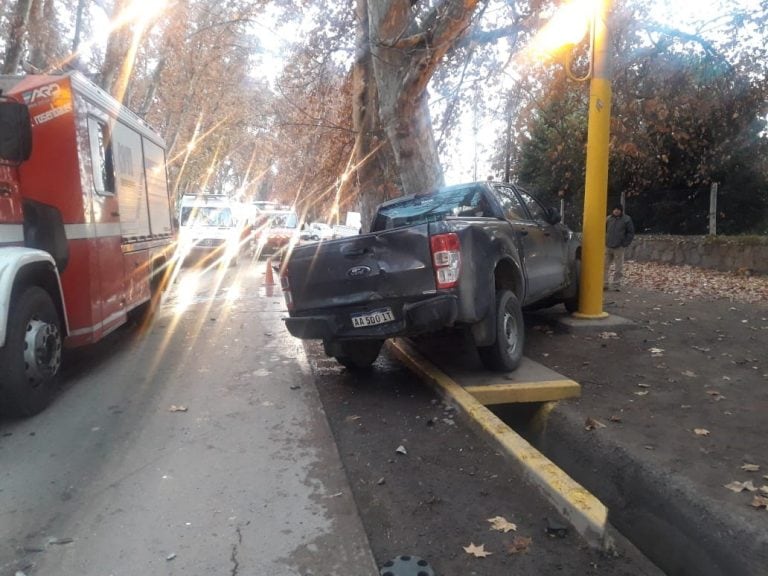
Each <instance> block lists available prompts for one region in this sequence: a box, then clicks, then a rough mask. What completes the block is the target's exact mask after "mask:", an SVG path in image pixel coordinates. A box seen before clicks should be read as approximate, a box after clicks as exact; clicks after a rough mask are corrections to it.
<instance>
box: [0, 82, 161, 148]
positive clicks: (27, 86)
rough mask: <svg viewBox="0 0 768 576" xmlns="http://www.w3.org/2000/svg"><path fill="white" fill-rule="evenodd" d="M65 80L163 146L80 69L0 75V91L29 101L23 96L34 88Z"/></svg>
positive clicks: (25, 101)
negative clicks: (78, 70) (56, 72)
mask: <svg viewBox="0 0 768 576" xmlns="http://www.w3.org/2000/svg"><path fill="white" fill-rule="evenodd" d="M62 80H68V81H69V83H70V85H71V86H72V89H73V90H74V91H75V92H76V93H77V94H79V95H80V96H82V97H83V98H85V99H86V100H90V101H91V102H92V103H93V104H95V105H97V106H99V107H100V108H102V109H104V110H106V111H107V112H109V113H110V114H111V115H113V116H116V117H117V118H118V119H119V120H120V121H121V122H122V123H124V124H126V125H127V126H130V127H131V128H133V129H134V130H135V131H136V132H138V133H139V134H141V135H143V136H144V137H145V138H147V139H148V140H150V141H152V142H154V143H155V144H157V145H158V146H160V147H161V148H163V149H165V140H163V137H162V136H160V134H158V133H157V132H156V131H155V130H154V129H153V128H152V127H151V126H150V125H149V124H148V123H147V122H146V121H144V120H143V119H142V118H140V117H139V116H138V115H137V114H135V113H133V112H132V111H131V110H129V109H128V108H127V107H125V106H123V105H122V104H120V102H118V101H117V100H115V99H114V98H113V97H112V96H110V95H109V94H108V93H107V92H105V91H104V90H103V89H101V88H100V87H99V86H97V85H96V84H94V83H93V82H91V81H90V80H89V79H88V78H86V77H85V76H83V75H82V74H81V73H80V72H77V71H71V72H64V73H62V74H27V75H21V76H14V75H2V76H0V90H2V92H3V94H4V95H6V96H16V97H17V98H19V99H20V101H22V102H24V103H25V104H29V102H28V101H27V95H28V94H31V93H32V91H33V90H35V89H36V88H41V87H43V86H46V85H48V84H52V83H54V82H60V81H62Z"/></svg>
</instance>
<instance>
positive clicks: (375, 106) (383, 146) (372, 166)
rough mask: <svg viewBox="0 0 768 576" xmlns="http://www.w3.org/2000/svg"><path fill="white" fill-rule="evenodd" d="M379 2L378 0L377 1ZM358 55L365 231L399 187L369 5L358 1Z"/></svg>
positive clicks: (359, 176) (355, 101)
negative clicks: (382, 108) (385, 127)
mask: <svg viewBox="0 0 768 576" xmlns="http://www.w3.org/2000/svg"><path fill="white" fill-rule="evenodd" d="M374 1H376V0H374ZM356 10H357V54H356V57H355V65H354V68H353V69H352V128H353V130H354V131H355V151H354V155H353V158H354V162H355V179H354V182H355V184H356V187H357V192H358V195H359V209H360V213H361V218H362V225H363V230H364V231H365V232H368V231H369V230H370V224H371V220H372V218H373V214H374V211H375V209H376V206H377V205H378V204H380V203H381V202H383V201H384V200H386V199H387V198H389V197H392V196H395V195H396V193H397V190H398V187H397V186H396V185H395V182H396V181H397V178H395V182H393V181H392V180H393V179H392V174H391V173H390V172H391V171H390V170H389V164H390V157H391V156H392V151H391V148H390V146H389V144H388V142H387V141H386V138H385V137H384V133H383V131H382V129H381V121H380V119H379V101H378V93H377V89H376V79H375V77H374V73H373V58H372V55H371V49H370V36H369V28H368V2H367V0H358V2H357V5H356Z"/></svg>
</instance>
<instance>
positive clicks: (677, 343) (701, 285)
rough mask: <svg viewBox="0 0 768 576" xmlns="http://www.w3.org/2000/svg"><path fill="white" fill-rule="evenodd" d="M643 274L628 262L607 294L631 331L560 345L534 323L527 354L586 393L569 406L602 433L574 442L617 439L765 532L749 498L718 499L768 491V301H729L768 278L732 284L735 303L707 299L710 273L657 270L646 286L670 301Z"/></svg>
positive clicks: (610, 307) (718, 296)
mask: <svg viewBox="0 0 768 576" xmlns="http://www.w3.org/2000/svg"><path fill="white" fill-rule="evenodd" d="M643 270H646V272H647V265H640V264H635V263H630V271H629V274H628V279H627V283H626V285H625V287H624V289H623V290H622V291H621V292H608V293H606V294H605V300H604V309H605V310H606V311H607V312H609V313H611V314H616V315H618V316H621V317H624V318H628V319H631V320H632V321H634V323H635V324H634V326H633V327H632V328H630V329H623V330H617V329H611V328H607V329H606V330H604V331H595V332H591V333H570V334H564V333H558V332H557V331H556V329H554V328H553V327H552V325H551V324H550V323H549V321H550V320H551V315H548V314H546V313H544V314H535V315H531V316H529V318H528V321H529V330H528V335H529V337H528V342H527V343H526V354H527V355H528V356H529V357H530V358H532V359H534V360H537V361H538V362H541V363H543V364H545V365H547V366H549V367H550V368H552V369H554V370H557V371H558V372H561V373H562V374H564V375H566V376H568V377H570V378H573V379H574V380H576V381H578V382H580V383H581V385H582V396H581V398H580V399H577V400H571V401H569V402H572V403H573V404H574V405H575V406H577V407H578V408H577V409H578V410H579V411H581V412H582V413H583V414H584V415H585V417H591V418H594V419H595V420H597V421H598V422H599V423H601V424H604V425H605V426H606V427H605V428H601V427H598V428H597V429H595V430H592V431H591V432H589V431H585V430H581V431H580V433H584V434H589V433H593V434H609V435H614V434H615V435H617V438H619V439H620V440H621V442H622V444H623V445H625V446H629V447H633V448H634V449H636V450H640V451H643V452H646V454H645V456H644V457H646V458H651V459H653V460H655V461H656V462H657V463H658V464H659V466H664V467H665V468H666V469H667V470H669V471H670V472H671V473H673V474H680V475H684V476H687V477H689V478H690V479H692V481H694V482H695V483H697V484H699V485H701V487H702V488H703V489H704V490H706V492H707V494H708V495H710V496H711V497H713V498H715V499H717V500H722V501H726V502H729V503H730V504H731V505H732V507H733V511H734V512H736V513H739V514H742V515H744V516H745V517H746V518H747V520H748V521H754V522H765V523H766V524H768V515H766V514H765V510H764V509H762V510H757V509H755V508H753V507H752V506H750V504H751V502H752V498H753V496H754V494H753V493H750V492H748V491H745V492H743V493H739V494H736V493H734V492H731V491H729V490H727V489H726V488H724V485H725V484H728V483H730V482H732V481H734V480H737V481H747V480H752V481H753V483H754V485H755V486H756V487H758V488H759V487H760V486H764V485H768V479H767V478H766V477H765V475H766V474H768V449H766V446H768V440H766V439H768V420H766V418H765V414H766V413H767V412H768V354H767V353H768V301H766V300H763V301H759V302H751V303H745V302H739V301H735V300H733V299H732V298H733V296H734V295H737V294H738V295H745V294H746V295H750V297H751V295H753V294H755V293H756V289H759V288H760V285H761V284H763V283H766V285H768V282H766V281H768V279H766V278H762V277H757V278H749V277H736V276H733V275H731V278H730V281H735V282H736V285H737V288H736V289H734V291H733V292H729V293H724V292H722V291H720V290H714V289H713V290H710V291H707V290H706V286H707V278H708V277H710V275H711V272H710V271H704V270H701V271H697V270H696V269H691V268H676V267H671V266H667V267H659V265H654V270H653V271H654V274H655V275H656V279H655V280H654V281H653V282H656V283H658V282H659V280H658V278H659V277H660V276H661V275H663V274H665V275H667V277H669V278H670V281H669V282H668V283H666V284H660V285H659V286H660V288H666V289H668V290H669V292H671V293H666V292H662V291H660V290H654V289H648V288H647V287H648V286H649V275H648V274H647V273H646V274H645V275H643V274H642V271H643ZM725 276H727V275H725ZM683 277H684V278H685V281H684V282H681V281H680V278H683ZM675 279H676V280H675ZM638 286H645V287H638ZM742 299H743V298H742ZM745 464H753V465H756V466H759V469H756V470H753V471H747V470H744V469H742V466H743V465H745ZM751 468H753V467H751Z"/></svg>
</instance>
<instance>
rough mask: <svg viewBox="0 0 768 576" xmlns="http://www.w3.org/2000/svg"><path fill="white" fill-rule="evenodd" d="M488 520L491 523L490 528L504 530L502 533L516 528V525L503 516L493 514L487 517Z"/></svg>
mask: <svg viewBox="0 0 768 576" xmlns="http://www.w3.org/2000/svg"><path fill="white" fill-rule="evenodd" d="M488 522H490V523H491V530H498V531H499V532H504V534H506V533H507V532H511V531H513V530H517V525H516V524H512V522H510V521H508V520H507V519H506V518H504V517H503V516H494V517H493V518H488Z"/></svg>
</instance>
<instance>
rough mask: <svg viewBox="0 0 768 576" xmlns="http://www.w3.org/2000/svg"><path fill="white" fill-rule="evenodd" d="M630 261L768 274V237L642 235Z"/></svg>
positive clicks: (629, 250)
mask: <svg viewBox="0 0 768 576" xmlns="http://www.w3.org/2000/svg"><path fill="white" fill-rule="evenodd" d="M626 257H627V259H631V260H640V261H651V262H663V263H665V264H680V265H683V264H689V265H691V266H698V267H701V268H712V269H715V270H722V271H733V272H735V271H745V270H747V269H748V270H750V271H751V272H753V273H756V274H768V236H715V237H710V236H657V235H646V234H638V235H637V236H635V240H634V242H633V243H632V245H631V246H630V247H629V248H628V249H627V252H626Z"/></svg>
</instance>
